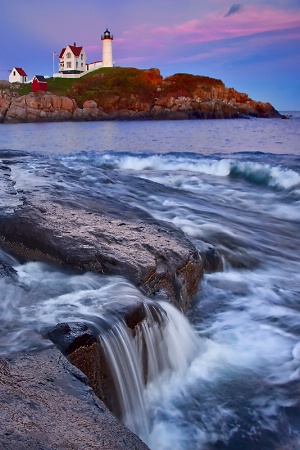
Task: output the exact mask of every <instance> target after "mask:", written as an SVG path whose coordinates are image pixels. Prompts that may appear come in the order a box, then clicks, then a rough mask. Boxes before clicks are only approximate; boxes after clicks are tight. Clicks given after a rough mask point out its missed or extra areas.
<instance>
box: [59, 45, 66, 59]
mask: <svg viewBox="0 0 300 450" xmlns="http://www.w3.org/2000/svg"><path fill="white" fill-rule="evenodd" d="M65 50H66V47H64V48H63V49H62V51H61V52H60V55H59V57H60V58H62V57H63V56H64V53H65Z"/></svg>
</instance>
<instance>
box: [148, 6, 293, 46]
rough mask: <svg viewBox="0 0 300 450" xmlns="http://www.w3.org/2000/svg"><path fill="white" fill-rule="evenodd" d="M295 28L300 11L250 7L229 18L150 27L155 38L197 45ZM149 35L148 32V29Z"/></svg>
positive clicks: (210, 17) (213, 15) (213, 18)
mask: <svg viewBox="0 0 300 450" xmlns="http://www.w3.org/2000/svg"><path fill="white" fill-rule="evenodd" d="M297 27H300V12H289V11H284V10H278V9H271V8H255V7H251V6H249V7H244V8H243V10H242V11H241V12H239V14H232V15H230V16H228V17H224V15H221V14H219V15H216V14H207V15H206V16H204V17H203V18H202V19H193V20H189V21H187V22H184V23H180V24H174V25H170V26H167V25H166V26H160V27H157V28H154V29H153V28H152V33H154V36H155V37H156V38H157V35H160V36H161V38H162V39H163V38H164V39H167V38H170V37H172V38H173V39H175V38H180V39H184V41H185V42H191V43H196V42H208V41H214V40H220V39H228V38H235V37H243V36H248V35H252V34H257V33H263V32H270V31H281V30H286V29H292V28H297ZM144 32H145V27H144ZM149 32H151V29H150V28H149Z"/></svg>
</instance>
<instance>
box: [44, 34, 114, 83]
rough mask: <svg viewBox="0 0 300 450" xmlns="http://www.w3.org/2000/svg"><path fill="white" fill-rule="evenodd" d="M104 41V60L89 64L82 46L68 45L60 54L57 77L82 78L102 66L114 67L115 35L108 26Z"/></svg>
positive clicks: (55, 75) (102, 37) (103, 37)
mask: <svg viewBox="0 0 300 450" xmlns="http://www.w3.org/2000/svg"><path fill="white" fill-rule="evenodd" d="M101 41H102V61H95V62H92V63H89V64H87V62H86V61H87V57H86V53H85V50H84V48H83V47H82V46H77V45H76V42H74V44H73V45H67V46H66V47H65V48H63V49H62V51H61V52H60V54H59V55H57V56H59V63H58V68H59V69H58V70H59V71H58V73H54V74H53V76H54V77H56V78H80V77H82V76H83V75H86V74H87V73H88V72H91V71H93V70H97V69H100V68H101V67H113V57H112V41H113V36H112V35H111V34H110V31H109V30H108V29H107V28H106V30H105V32H104V34H103V36H101Z"/></svg>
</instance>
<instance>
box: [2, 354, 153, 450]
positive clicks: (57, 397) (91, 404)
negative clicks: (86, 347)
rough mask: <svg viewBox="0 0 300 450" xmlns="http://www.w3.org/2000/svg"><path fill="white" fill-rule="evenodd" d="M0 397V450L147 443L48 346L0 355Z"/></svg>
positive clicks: (133, 446) (140, 445)
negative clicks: (37, 350) (25, 351)
mask: <svg viewBox="0 0 300 450" xmlns="http://www.w3.org/2000/svg"><path fill="white" fill-rule="evenodd" d="M0 402H1V423H0V447H1V448H3V449H6V450H16V449H18V450H25V449H31V450H41V449H43V450H65V449H67V448H70V449H71V448H72V449H74V450H82V449H110V450H111V449H120V450H121V449H124V450H128V449H132V450H134V449H135V450H140V449H141V450H142V449H145V450H146V449H147V448H148V447H147V446H146V445H145V444H144V443H143V442H142V441H141V440H140V439H139V438H138V437H137V436H136V435H134V434H133V433H131V432H130V431H129V430H128V429H127V428H126V427H124V426H123V425H122V424H121V423H120V422H119V421H118V420H117V419H116V418H115V417H114V416H113V415H112V414H111V413H110V411H109V410H108V409H107V408H106V406H105V405H104V403H103V402H102V401H101V400H99V399H98V398H97V397H96V396H95V394H94V393H93V391H92V390H91V389H90V388H89V387H88V386H87V380H86V378H85V376H84V375H83V373H82V372H80V371H79V370H78V369H76V368H75V367H74V366H72V365H71V364H70V363H69V362H68V361H67V360H66V359H65V357H63V356H62V354H61V353H60V352H59V351H58V350H57V349H54V348H51V349H47V350H45V351H43V352H40V353H30V354H24V355H20V356H16V357H12V358H8V359H5V358H0Z"/></svg>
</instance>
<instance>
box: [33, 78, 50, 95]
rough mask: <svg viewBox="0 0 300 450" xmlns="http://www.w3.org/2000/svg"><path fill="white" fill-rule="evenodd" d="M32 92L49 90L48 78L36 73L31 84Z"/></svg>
mask: <svg viewBox="0 0 300 450" xmlns="http://www.w3.org/2000/svg"><path fill="white" fill-rule="evenodd" d="M31 90H32V92H38V91H44V92H46V91H47V80H46V79H45V77H43V75H35V76H34V77H33V80H32V84H31Z"/></svg>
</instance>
